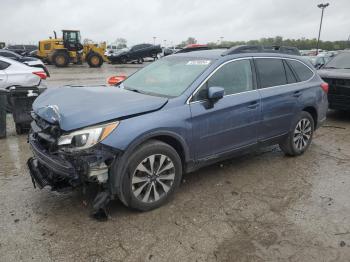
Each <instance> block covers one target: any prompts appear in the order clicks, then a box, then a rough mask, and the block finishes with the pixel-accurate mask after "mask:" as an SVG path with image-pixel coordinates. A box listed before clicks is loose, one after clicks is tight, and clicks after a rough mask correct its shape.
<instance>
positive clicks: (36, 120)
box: [31, 112, 62, 153]
mask: <svg viewBox="0 0 350 262" xmlns="http://www.w3.org/2000/svg"><path fill="white" fill-rule="evenodd" d="M31 116H32V118H33V121H32V123H31V134H32V135H33V137H34V138H35V140H36V141H37V142H38V143H39V144H40V145H41V146H42V147H43V148H44V149H45V150H47V151H48V152H50V153H54V152H56V151H57V150H58V146H57V140H58V138H59V137H60V135H61V134H62V131H61V129H60V127H59V126H58V125H57V124H51V123H48V122H47V121H45V120H44V119H42V118H40V117H39V116H38V115H36V114H35V113H33V112H32V113H31Z"/></svg>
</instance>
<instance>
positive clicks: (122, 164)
mask: <svg viewBox="0 0 350 262" xmlns="http://www.w3.org/2000/svg"><path fill="white" fill-rule="evenodd" d="M151 140H158V141H162V142H164V143H166V144H168V145H170V146H171V147H173V148H174V149H175V151H176V152H177V153H178V154H179V157H180V159H181V162H182V170H183V171H184V170H185V169H186V163H187V162H189V161H190V153H189V148H188V146H187V144H186V142H185V140H184V139H183V138H181V137H180V136H179V135H177V134H175V133H173V132H170V131H167V132H165V131H163V132H159V131H158V132H153V133H148V134H146V135H143V136H142V137H139V138H138V139H136V140H134V141H133V142H132V143H131V144H130V145H129V146H128V147H127V148H126V149H125V150H124V152H123V154H122V155H121V156H120V157H119V158H118V159H117V162H116V164H115V165H113V168H112V169H113V173H114V174H113V175H112V177H111V184H110V186H111V188H110V189H111V192H112V194H114V193H117V194H118V197H119V198H120V197H122V196H121V195H120V194H119V192H118V190H117V188H118V187H119V186H121V177H122V175H123V173H124V172H125V171H126V168H127V163H128V158H129V157H130V156H131V154H132V153H133V152H134V151H135V150H137V148H138V147H140V146H141V145H143V144H144V143H147V142H149V141H151Z"/></svg>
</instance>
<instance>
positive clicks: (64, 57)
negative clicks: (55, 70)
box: [52, 52, 69, 67]
mask: <svg viewBox="0 0 350 262" xmlns="http://www.w3.org/2000/svg"><path fill="white" fill-rule="evenodd" d="M52 63H53V64H54V65H55V66H57V67H67V66H68V64H69V56H68V54H67V53H65V52H55V53H54V54H53V56H52Z"/></svg>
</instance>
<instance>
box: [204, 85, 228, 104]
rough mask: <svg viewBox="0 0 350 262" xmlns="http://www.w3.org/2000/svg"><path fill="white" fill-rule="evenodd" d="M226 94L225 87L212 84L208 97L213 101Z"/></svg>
mask: <svg viewBox="0 0 350 262" xmlns="http://www.w3.org/2000/svg"><path fill="white" fill-rule="evenodd" d="M224 95H225V89H224V88H222V87H219V86H211V87H209V89H208V99H209V100H210V101H212V102H216V101H217V100H219V99H221V98H223V97H224Z"/></svg>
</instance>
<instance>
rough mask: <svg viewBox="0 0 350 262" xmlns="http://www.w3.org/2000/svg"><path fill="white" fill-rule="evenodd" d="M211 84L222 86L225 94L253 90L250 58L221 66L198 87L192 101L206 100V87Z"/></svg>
mask: <svg viewBox="0 0 350 262" xmlns="http://www.w3.org/2000/svg"><path fill="white" fill-rule="evenodd" d="M212 86H218V87H223V88H224V89H225V95H232V94H237V93H241V92H245V91H250V90H253V89H254V85H253V73H252V68H251V64H250V60H249V59H244V60H237V61H233V62H229V63H227V64H225V65H224V66H222V67H221V68H220V69H218V71H216V72H215V73H214V74H213V75H212V76H211V77H210V78H209V79H208V80H207V81H206V83H205V84H204V85H203V86H202V87H201V88H200V90H199V91H198V92H197V94H196V95H195V97H194V100H193V101H201V100H206V99H207V94H208V88H209V87H212Z"/></svg>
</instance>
